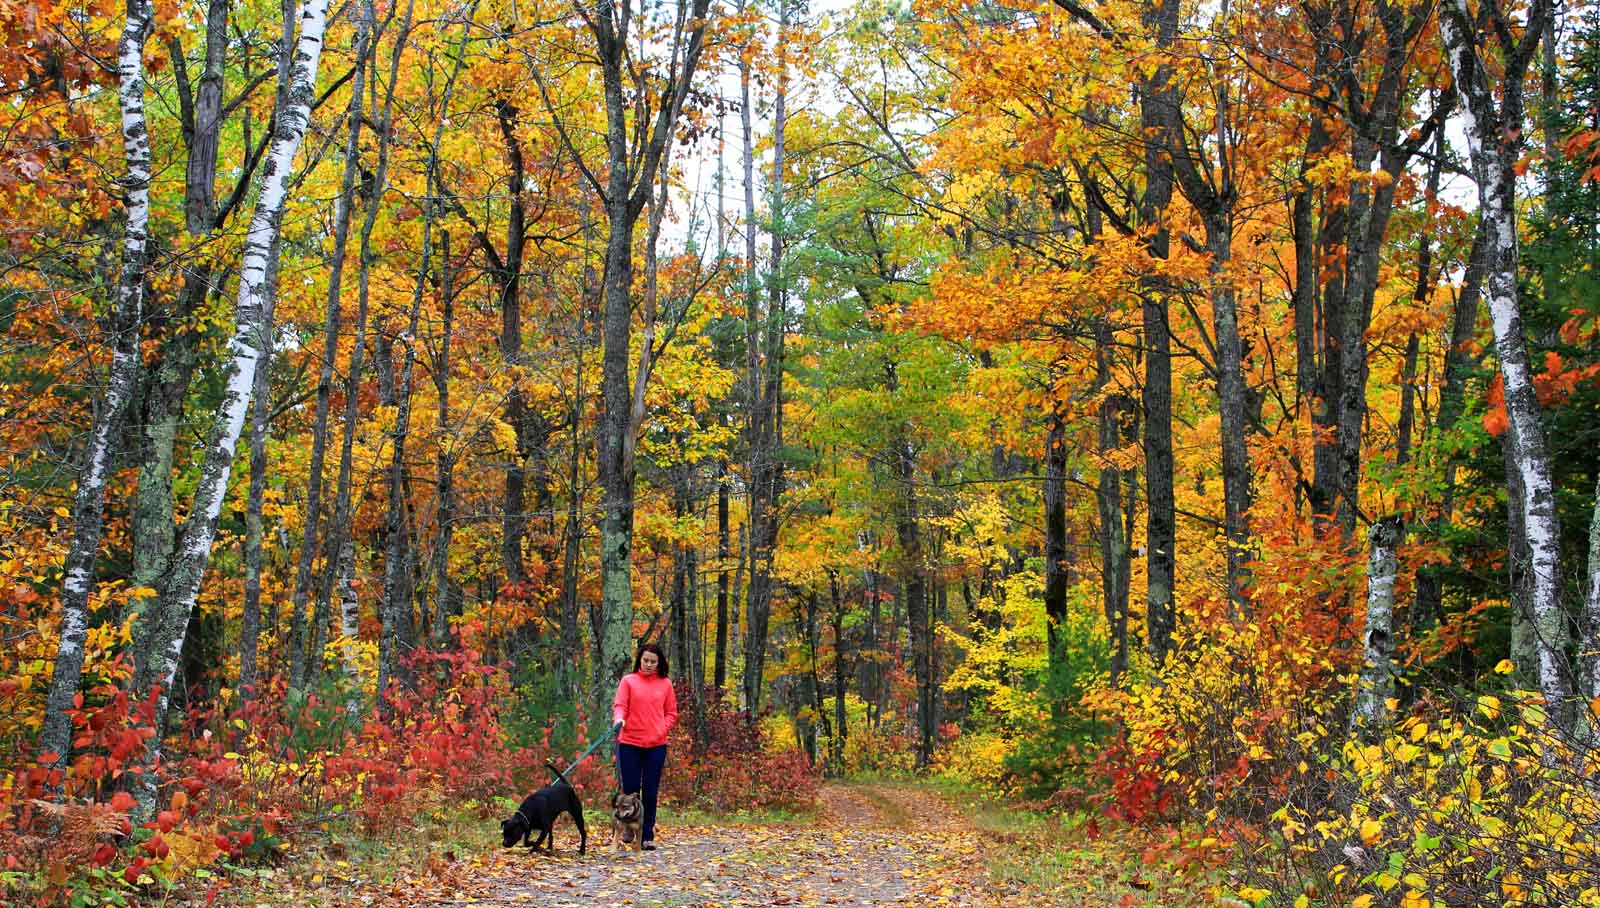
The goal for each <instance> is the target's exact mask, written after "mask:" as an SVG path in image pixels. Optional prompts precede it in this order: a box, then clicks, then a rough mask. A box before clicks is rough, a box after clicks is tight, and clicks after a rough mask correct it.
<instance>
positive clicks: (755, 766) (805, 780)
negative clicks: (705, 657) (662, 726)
mask: <svg viewBox="0 0 1600 908" xmlns="http://www.w3.org/2000/svg"><path fill="white" fill-rule="evenodd" d="M697 702H699V703H702V704H704V705H703V706H701V707H699V708H700V709H701V710H703V713H704V714H703V715H699V714H697V712H696V709H697V707H696V703H697ZM697 736H703V737H701V738H700V740H699V741H697V740H696V738H697ZM668 748H669V749H668V754H669V757H668V759H669V764H670V765H669V766H668V768H667V772H666V773H665V774H664V775H663V777H662V795H663V797H664V799H665V800H666V801H667V802H668V803H672V804H677V805H681V806H685V807H696V808H700V809H703V810H710V811H715V812H718V813H732V812H737V811H743V810H768V809H782V810H795V811H803V810H808V809H810V808H812V807H814V806H815V804H816V794H817V784H818V782H819V781H820V777H819V775H818V773H817V771H816V769H815V768H813V767H812V766H811V763H810V761H809V760H808V759H807V758H806V755H805V752H804V751H802V750H800V749H799V748H797V747H794V746H793V745H792V744H789V745H788V746H777V747H775V746H773V741H772V740H771V739H770V738H769V736H768V735H767V734H765V733H764V732H763V729H762V723H761V721H760V719H759V718H758V717H756V716H752V715H751V714H750V713H749V712H748V711H744V710H740V709H737V708H735V707H734V706H733V705H732V704H731V703H729V702H728V701H727V700H726V699H725V698H723V697H722V696H720V692H719V691H717V690H716V689H715V688H712V687H707V688H705V689H704V690H702V691H701V694H700V696H699V697H698V698H695V697H688V696H683V695H680V697H679V700H678V724H677V726H676V727H675V728H674V729H673V731H672V735H671V738H670V739H669V741H668Z"/></svg>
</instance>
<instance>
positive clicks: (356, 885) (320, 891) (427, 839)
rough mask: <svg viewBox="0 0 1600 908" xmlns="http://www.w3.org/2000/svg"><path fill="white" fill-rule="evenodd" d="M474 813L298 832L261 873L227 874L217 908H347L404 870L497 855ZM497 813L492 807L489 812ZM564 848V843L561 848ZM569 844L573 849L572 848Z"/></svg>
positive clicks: (494, 833) (467, 809)
mask: <svg viewBox="0 0 1600 908" xmlns="http://www.w3.org/2000/svg"><path fill="white" fill-rule="evenodd" d="M479 807H480V805H478V804H477V803H468V804H463V805H458V806H456V807H454V808H442V807H435V808H431V809H422V810H418V811H416V812H415V813H414V814H413V815H411V816H408V817H407V818H406V819H405V821H404V823H403V825H402V826H401V827H400V828H391V829H387V830H383V831H380V832H379V833H378V834H377V835H371V834H368V833H367V832H366V831H365V830H362V829H360V828H359V827H358V825H357V823H356V822H355V820H354V819H353V818H348V817H340V818H337V819H333V820H329V821H328V822H326V823H324V824H322V825H321V826H319V827H318V828H316V829H315V830H309V831H301V832H299V833H297V834H296V835H295V836H294V837H293V840H292V841H291V842H290V843H289V844H288V845H287V846H286V847H285V848H284V850H283V851H281V852H279V857H278V859H277V860H276V861H275V862H273V863H271V864H269V865H266V866H259V867H230V868H228V869H227V871H226V876H227V877H228V878H229V885H228V887H227V888H226V889H224V890H223V891H222V893H221V896H220V898H219V899H218V900H217V904H218V905H219V906H224V908H226V906H251V908H269V906H270V908H277V906H284V908H333V906H339V905H348V904H349V903H350V902H349V899H350V891H351V889H371V888H373V887H379V888H381V887H385V886H388V885H389V884H391V883H392V882H394V881H395V880H396V879H397V878H398V877H399V875H400V872H401V871H402V870H404V869H407V868H412V867H417V866H425V865H427V864H428V863H429V862H430V861H435V860H443V861H447V862H455V861H458V860H462V859H465V858H466V857H467V856H469V855H473V854H477V853H481V852H484V851H486V850H489V849H498V848H499V847H500V835H499V828H498V821H497V820H495V819H494V818H493V817H490V818H487V819H486V818H483V817H482V816H480V810H479ZM491 810H492V811H493V812H498V810H499V808H498V805H491ZM563 841H565V840H563ZM574 844H575V843H574Z"/></svg>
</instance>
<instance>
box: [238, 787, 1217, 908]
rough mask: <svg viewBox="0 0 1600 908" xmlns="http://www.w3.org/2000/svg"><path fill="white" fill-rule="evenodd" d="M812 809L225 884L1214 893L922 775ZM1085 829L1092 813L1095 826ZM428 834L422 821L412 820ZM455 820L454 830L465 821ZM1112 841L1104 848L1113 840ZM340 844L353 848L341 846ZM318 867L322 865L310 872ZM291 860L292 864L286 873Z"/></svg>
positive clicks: (545, 895)
mask: <svg viewBox="0 0 1600 908" xmlns="http://www.w3.org/2000/svg"><path fill="white" fill-rule="evenodd" d="M820 800H821V804H822V807H821V810H820V811H819V812H818V813H816V814H812V815H808V816H805V817H799V818H792V817H791V818H768V819H762V820H741V819H737V818H711V817H700V816H696V817H692V818H690V821H691V822H690V824H689V825H678V824H676V823H675V822H674V817H673V814H672V812H671V811H670V810H668V811H664V812H663V816H662V820H661V824H660V827H659V828H658V833H657V837H658V840H659V842H658V844H659V847H658V848H657V849H656V850H655V851H649V852H638V851H632V850H624V849H622V848H613V847H612V846H611V845H610V844H609V842H610V823H609V817H608V815H607V814H606V813H605V812H604V811H603V810H600V809H595V808H594V807H591V809H590V810H588V811H587V812H586V813H587V818H588V825H589V849H588V853H587V854H583V855H580V854H579V853H578V850H577V845H578V841H577V832H576V830H575V829H574V828H573V827H572V826H571V824H570V823H569V822H567V821H566V820H564V819H563V820H562V821H560V822H559V823H558V824H557V827H556V836H557V840H556V848H557V851H556V853H555V854H554V855H546V854H543V853H539V854H533V853H530V852H528V851H527V850H526V849H524V848H521V847H518V848H513V849H501V848H499V847H498V845H499V842H498V828H492V829H491V828H489V827H497V823H495V822H493V821H483V822H482V823H481V825H482V826H484V827H485V828H484V829H483V830H478V831H477V834H470V833H469V834H470V837H471V839H472V840H475V844H472V843H469V842H468V841H457V842H456V843H455V844H443V843H442V842H441V841H440V840H438V839H435V840H434V841H435V842H436V844H434V845H433V846H432V847H423V848H418V847H417V846H418V845H419V844H421V843H417V842H415V841H413V842H412V843H411V845H410V847H407V848H405V849H404V850H403V851H395V852H390V853H388V854H386V855H382V856H380V855H375V854H374V855H367V856H366V857H365V858H360V857H358V856H356V855H353V854H349V853H347V852H344V851H342V850H341V851H339V852H337V853H338V854H339V855H342V857H339V858H338V859H333V860H330V859H329V856H328V855H327V854H325V853H324V854H320V855H316V856H312V855H309V854H307V855H301V856H299V857H298V858H297V859H296V860H295V861H294V864H295V865H297V866H295V867H290V868H283V869H282V870H280V871H279V872H277V873H274V874H273V876H272V878H270V879H262V880H257V881H251V882H249V883H247V884H246V885H244V886H242V887H238V888H234V887H230V889H231V891H229V892H228V894H227V897H226V898H225V899H224V902H225V903H226V904H229V905H238V906H251V908H278V906H293V908H314V906H330V908H331V906H345V905H351V906H366V905H405V906H408V908H458V906H486V908H497V906H503V908H513V906H538V908H577V906H588V905H607V906H626V908H763V906H840V908H880V906H901V905H903V906H912V905H916V906H929V908H939V906H949V908H1022V906H1027V908H1042V906H1083V908H1089V906H1094V908H1143V906H1155V905H1162V906H1183V905H1191V904H1193V905H1199V904H1215V902H1214V900H1213V898H1211V897H1208V892H1209V890H1210V887H1209V886H1207V885H1205V883H1206V880H1205V879H1204V878H1203V876H1197V875H1195V874H1194V873H1192V872H1183V871H1182V869H1181V868H1179V869H1178V870H1176V871H1175V870H1174V869H1173V868H1171V867H1170V866H1163V865H1166V862H1165V861H1163V860H1157V861H1154V862H1152V861H1150V860H1149V859H1148V853H1147V854H1146V858H1145V859H1143V860H1141V859H1140V858H1139V857H1138V855H1137V854H1136V853H1134V852H1130V851H1128V850H1127V849H1126V848H1124V847H1123V846H1122V845H1118V844H1115V843H1114V842H1112V841H1109V840H1107V839H1104V838H1101V837H1099V836H1098V835H1095V837H1094V840H1093V841H1089V840H1087V839H1086V838H1085V836H1084V833H1083V828H1082V827H1081V826H1079V827H1074V828H1066V827H1061V826H1058V825H1053V824H1052V827H1051V829H1050V830H1048V831H1046V830H1044V829H1043V828H1042V827H1041V825H1040V823H1041V821H1040V820H1039V819H1038V818H1037V817H1035V818H1034V819H1033V820H1031V821H1029V820H1027V819H1020V822H1019V818H1022V817H1023V815H1022V814H1019V813H1016V812H1014V811H1010V810H1007V809H1006V808H1005V807H1004V806H1002V805H994V804H989V805H987V806H980V805H979V804H978V803H977V802H965V803H964V802H963V801H962V799H960V798H958V797H953V796H950V794H949V793H948V792H942V791H940V790H938V789H935V788H933V787H930V786H927V785H919V784H913V783H901V782H871V783H850V784H841V783H830V784H827V785H824V786H823V787H822V790H821V792H820ZM1091 828H1092V827H1091ZM417 832H418V833H421V830H420V829H419V830H417ZM460 832H461V831H460V830H458V834H459V833H460ZM1108 849H1109V850H1108ZM344 858H354V860H345V859H344ZM313 865H314V866H315V867H316V868H317V869H318V870H319V871H320V872H318V873H316V874H314V875H313V874H311V873H310V872H309V870H310V869H311V867H312V866H313ZM285 871H287V872H285Z"/></svg>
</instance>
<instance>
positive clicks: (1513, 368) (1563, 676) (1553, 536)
mask: <svg viewBox="0 0 1600 908" xmlns="http://www.w3.org/2000/svg"><path fill="white" fill-rule="evenodd" d="M1550 10H1551V4H1550V0H1533V2H1532V3H1531V4H1529V5H1528V6H1527V8H1526V13H1525V19H1524V20H1523V21H1522V22H1520V23H1519V22H1516V21H1515V20H1514V18H1513V17H1514V15H1515V11H1514V10H1512V9H1511V8H1510V7H1509V6H1506V5H1503V4H1501V3H1500V2H1499V0H1484V2H1483V3H1482V4H1481V5H1480V7H1479V9H1478V10H1476V11H1474V10H1472V9H1471V8H1470V7H1469V5H1468V2H1467V0H1444V2H1443V3H1442V4H1441V5H1440V8H1439V32H1440V35H1441V37H1442V38H1443V40H1444V46H1445V52H1446V57H1447V59H1448V60H1449V63H1450V71H1451V74H1452V75H1453V76H1454V77H1455V89H1456V92H1457V93H1458V94H1459V96H1460V99H1461V109H1462V114H1463V120H1464V126H1465V132H1466V137H1467V149H1468V152H1469V154H1470V157H1471V161H1472V173H1473V178H1474V180H1475V181H1476V183H1477V187H1478V210H1479V217H1481V218H1482V219H1483V222H1484V230H1485V232H1486V233H1487V235H1488V246H1487V249H1486V250H1485V251H1486V256H1487V258H1486V265H1485V268H1484V275H1485V281H1484V283H1485V288H1486V291H1487V292H1486V293H1485V297H1486V299H1487V300H1488V303H1489V313H1490V316H1491V317H1492V322H1493V325H1494V346H1495V355H1496V356H1497V358H1498V359H1499V361H1500V373H1501V376H1502V378H1503V380H1504V388H1505V406H1506V418H1507V422H1508V425H1509V429H1508V431H1507V440H1508V444H1509V446H1510V455H1511V456H1510V460H1511V463H1512V466H1513V468H1514V470H1515V471H1516V475H1517V478H1518V479H1519V480H1520V490H1519V491H1520V495H1517V496H1516V498H1517V501H1516V502H1515V503H1514V507H1515V508H1516V510H1517V511H1518V513H1519V515H1520V517H1521V523H1522V526H1521V535H1523V536H1524V538H1525V539H1526V544H1527V547H1528V552H1529V556H1530V565H1529V568H1530V571H1529V572H1530V574H1531V583H1532V593H1531V609H1532V613H1533V623H1534V628H1535V635H1534V636H1535V638H1536V640H1537V652H1538V661H1539V666H1538V682H1539V689H1540V691H1541V692H1542V693H1543V694H1544V696H1545V699H1546V700H1547V701H1548V702H1549V703H1550V704H1551V708H1552V709H1553V710H1556V711H1557V712H1558V714H1565V713H1568V712H1569V710H1568V709H1567V707H1568V702H1567V701H1568V698H1569V697H1570V695H1571V693H1572V689H1573V685H1572V680H1571V675H1570V671H1571V667H1570V666H1569V665H1568V664H1567V662H1566V647H1567V641H1568V640H1569V639H1570V632H1569V629H1568V625H1567V617H1566V614H1565V612H1564V610H1563V608H1562V585H1563V583H1562V575H1561V571H1560V563H1559V559H1560V554H1561V528H1560V524H1559V523H1558V522H1557V520H1556V514H1555V493H1554V489H1553V486H1552V484H1551V480H1550V462H1549V458H1548V456H1547V455H1546V453H1545V451H1546V447H1545V433H1544V424H1543V422H1542V420H1541V417H1540V413H1539V402H1538V398H1537V396H1536V394H1535V391H1534V387H1533V379H1532V373H1531V369H1530V364H1529V360H1528V345H1527V339H1526V338H1525V337H1524V336H1523V328H1522V300H1521V291H1520V288H1519V287H1518V284H1517V278H1518V275H1517V264H1518V256H1519V243H1518V238H1517V209H1516V179H1517V177H1516V166H1517V158H1518V156H1519V154H1520V150H1521V148H1522V144H1523V137H1522V134H1523V118H1524V114H1525V110H1524V99H1523V90H1524V83H1525V81H1526V76H1527V71H1528V66H1529V64H1530V63H1531V62H1532V60H1533V55H1534V53H1535V52H1536V51H1537V50H1538V46H1539V41H1540V39H1541V38H1542V36H1543V34H1544V23H1545V19H1546V18H1547V17H1548V16H1549V15H1550ZM1479 16H1482V17H1483V18H1484V19H1487V21H1488V23H1489V24H1490V26H1491V28H1488V29H1482V28H1479V27H1478V22H1479V21H1480V19H1479ZM1497 74H1498V75H1497ZM1517 541H1518V540H1513V541H1512V544H1513V545H1515V544H1516V543H1517Z"/></svg>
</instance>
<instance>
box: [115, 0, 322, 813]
mask: <svg viewBox="0 0 1600 908" xmlns="http://www.w3.org/2000/svg"><path fill="white" fill-rule="evenodd" d="M327 13H328V4H327V0H306V2H305V4H304V5H303V6H302V7H301V13H300V36H299V40H298V41H297V42H295V53H294V65H293V71H292V75H291V77H290V87H289V96H288V102H289V103H288V104H287V106H286V107H285V108H284V109H283V110H281V111H279V113H278V116H277V117H276V118H275V120H274V128H273V137H272V144H271V149H270V151H269V152H268V154H267V159H266V161H265V163H264V164H263V165H262V171H261V189H260V194H259V196H258V198H257V201H256V208H255V213H254V215H253V217H252V218H251V222H250V230H249V233H248V235H247V239H246V242H245V249H244V261H243V264H242V266H241V268H240V270H239V292H238V298H237V301H236V303H235V309H234V334H233V338H232V340H230V341H229V343H228V353H227V356H228V360H227V362H228V369H227V375H228V382H227V389H226V391H225V392H224V396H223V399H222V402H221V404H220V405H219V406H218V409H217V412H216V416H215V421H214V424H213V427H212V429H211V431H210V433H209V440H208V444H207V447H206V452H205V459H204V463H203V465H202V468H201V474H200V484H199V487H198V488H197V489H196V490H195V496H194V503H193V505H192V506H191V507H190V509H189V512H188V513H189V517H188V519H187V520H186V521H185V523H184V528H183V535H182V537H181V538H180V540H179V545H178V550H177V553H176V555H175V560H174V563H173V566H172V571H171V574H170V579H169V581H168V583H167V585H166V588H165V589H164V590H163V591H162V597H161V602H160V603H159V611H158V612H155V613H151V612H147V613H146V614H145V615H144V616H143V620H142V621H141V623H140V626H139V628H138V630H137V632H136V634H135V641H134V673H133V680H132V686H133V689H134V690H135V691H143V690H148V689H150V688H151V687H155V688H158V689H159V692H158V693H157V698H156V705H157V710H156V714H157V719H158V726H159V720H161V719H162V718H163V717H164V714H165V712H166V707H167V705H168V704H169V703H170V697H171V685H172V680H173V674H174V672H175V671H176V668H177V663H178V654H179V651H180V650H181V649H182V646H183V638H184V632H185V631H186V630H187V628H188V625H189V616H190V613H191V612H192V611H193V609H194V604H195V599H196V597H197V596H198V595H199V592H200V585H201V582H202V581H203V580H204V579H205V571H206V565H207V563H208V562H209V560H210V557H211V544H212V541H213V540H214V539H215V537H216V529H217V517H218V515H219V514H220V513H221V511H222V501H223V498H224V496H225V494H226V492H227V488H228V475H229V473H230V472H231V471H232V469H233V456H234V449H235V447H236V445H237V444H238V441H239V434H240V432H241V431H242V429H243V428H244V420H245V416H246V413H247V412H248V410H249V404H250V396H251V390H252V389H253V388H254V387H255V372H256V368H257V367H258V365H259V363H260V359H261V351H262V348H263V345H264V338H265V335H266V333H267V332H269V331H271V328H272V326H271V324H270V322H268V313H269V312H270V308H269V305H268V300H267V298H266V296H267V290H268V284H267V275H268V273H269V272H270V270H271V268H272V263H271V261H270V257H271V253H272V251H273V249H274V248H275V246H276V239H277V234H278V230H279V228H280V226H281V223H282V218H283V211H284V204H285V201H286V199H287V195H288V193H287V189H288V183H289V176H290V171H291V168H292V166H293V163H294V157H295V154H296V152H298V151H299V149H300V142H301V139H302V138H303V137H304V136H305V132H306V127H307V125H308V123H309V121H310V118H311V106H312V102H313V101H314V100H315V90H316V80H317V65H318V63H319V61H320V59H321V54H322V37H323V33H324V31H325V29H326V27H327ZM290 37H291V36H290V35H288V34H285V35H284V43H285V44H289V43H290ZM160 751H161V740H160V738H159V737H156V738H152V739H151V741H150V743H149V744H148V745H147V748H146V754H145V759H146V761H147V762H153V761H154V759H155V758H156V757H158V756H159V754H160ZM153 794H154V790H153V788H152V787H148V786H147V787H146V788H145V789H143V790H142V795H143V796H142V797H141V802H142V803H143V804H145V805H146V807H145V809H146V810H148V804H149V802H150V799H151V797H152V796H153Z"/></svg>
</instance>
